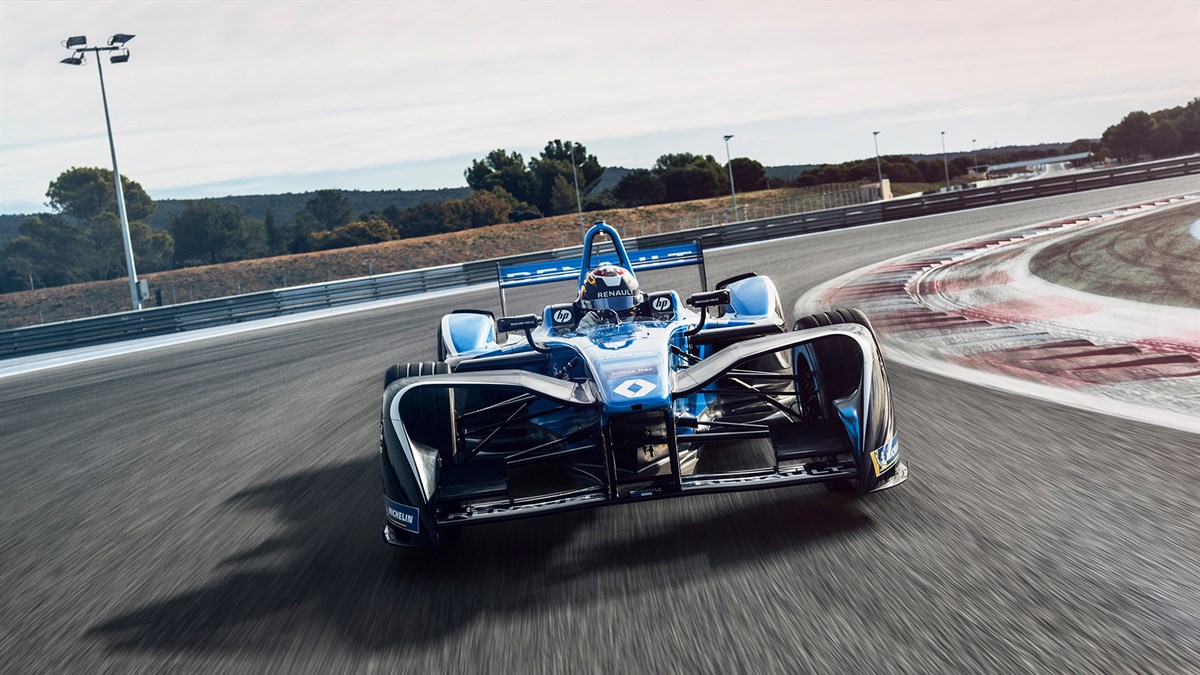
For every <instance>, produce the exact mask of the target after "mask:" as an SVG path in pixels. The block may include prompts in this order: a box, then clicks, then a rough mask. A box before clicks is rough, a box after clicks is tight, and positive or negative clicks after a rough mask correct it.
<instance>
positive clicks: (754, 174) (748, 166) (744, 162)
mask: <svg viewBox="0 0 1200 675" xmlns="http://www.w3.org/2000/svg"><path fill="white" fill-rule="evenodd" d="M729 165H730V166H731V167H732V168H733V185H734V187H736V188H737V190H738V192H753V191H754V190H762V189H763V188H765V187H766V186H767V170H766V169H764V168H763V165H762V164H759V163H758V162H756V161H754V160H753V159H748V158H746V157H734V158H733V160H732V161H730V162H729Z"/></svg>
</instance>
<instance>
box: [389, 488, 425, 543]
mask: <svg viewBox="0 0 1200 675" xmlns="http://www.w3.org/2000/svg"><path fill="white" fill-rule="evenodd" d="M383 502H384V510H386V511H387V518H388V521H389V522H391V524H393V525H395V526H396V527H398V528H400V529H402V530H404V531H405V532H412V533H413V534H417V533H418V532H420V531H421V510H420V509H418V508H416V507H414V506H409V505H407V504H401V503H399V502H394V501H392V500H390V499H388V498H387V497H384V498H383Z"/></svg>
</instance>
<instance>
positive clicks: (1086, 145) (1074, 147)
mask: <svg viewBox="0 0 1200 675" xmlns="http://www.w3.org/2000/svg"><path fill="white" fill-rule="evenodd" d="M1091 151H1092V142H1091V141H1090V140H1088V139H1086V138H1079V139H1076V140H1074V141H1072V142H1071V144H1070V145H1068V146H1067V147H1066V148H1064V149H1063V154H1064V155H1076V154H1079V153H1081V152H1091Z"/></svg>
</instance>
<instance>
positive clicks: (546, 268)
mask: <svg viewBox="0 0 1200 675" xmlns="http://www.w3.org/2000/svg"><path fill="white" fill-rule="evenodd" d="M622 252H624V251H622ZM626 255H627V256H628V258H629V268H630V270H631V271H632V272H633V273H634V274H635V275H636V274H637V273H638V272H641V271H643V270H659V269H666V268H669V267H683V266H685V265H697V266H699V268H700V269H699V272H700V288H701V290H705V291H707V290H708V277H707V275H706V274H705V270H704V247H703V245H702V244H701V243H700V240H698V239H697V240H696V241H692V242H689V243H686V244H676V245H674V246H663V247H661V248H651V249H646V250H643V251H629V252H628V253H627V254H626ZM602 263H611V264H613V265H620V264H622V261H621V259H620V257H619V254H618V253H616V252H614V253H605V254H597V255H592V256H591V260H590V261H589V262H588V263H587V264H586V265H585V264H583V262H582V259H578V260H546V261H542V262H532V263H521V264H518V265H497V266H496V275H497V278H498V281H499V285H500V314H501V315H502V316H507V312H506V311H505V306H504V304H505V303H504V300H505V297H504V291H505V290H507V289H509V288H517V287H519V286H535V285H537V284H549V283H553V282H556V281H573V280H577V279H579V278H580V277H581V276H582V275H583V274H585V273H586V270H590V269H592V268H595V267H597V266H599V265H600V264H602Z"/></svg>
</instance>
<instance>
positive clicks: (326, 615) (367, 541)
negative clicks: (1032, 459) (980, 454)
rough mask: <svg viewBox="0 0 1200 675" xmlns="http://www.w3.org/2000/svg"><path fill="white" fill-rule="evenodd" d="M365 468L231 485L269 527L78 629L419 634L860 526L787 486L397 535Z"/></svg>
mask: <svg viewBox="0 0 1200 675" xmlns="http://www.w3.org/2000/svg"><path fill="white" fill-rule="evenodd" d="M377 472H378V465H377V464H376V460H375V458H374V457H371V458H369V459H363V460H355V461H351V462H346V463H342V464H338V465H333V466H328V467H323V468H320V469H315V470H312V471H307V472H302V473H298V474H295V475H292V476H288V477H286V478H283V479H280V480H276V481H271V482H268V483H265V484H263V485H260V486H257V487H255V488H252V489H250V490H246V491H244V492H241V493H239V494H236V495H234V496H233V497H231V498H230V499H229V500H228V502H227V504H228V505H229V506H230V507H231V509H232V510H233V511H231V512H232V513H235V514H237V515H239V517H240V516H244V515H245V514H244V512H243V511H241V510H242V509H249V510H255V511H267V512H270V514H272V515H273V516H274V517H275V518H277V519H278V522H279V525H278V527H276V528H275V529H274V531H273V532H274V533H273V534H271V535H269V536H266V537H265V538H264V539H263V540H262V541H260V542H259V543H257V544H256V545H254V546H251V547H249V548H247V549H245V550H242V551H240V552H238V553H236V554H233V555H231V556H228V557H227V558H225V559H224V560H223V561H222V562H221V564H220V565H219V566H218V567H217V568H216V569H214V570H213V571H212V574H211V575H210V576H209V577H208V578H207V579H204V580H201V581H199V582H195V581H193V582H192V583H191V585H192V586H193V587H194V586H195V585H196V584H197V583H198V584H199V587H198V588H196V589H195V590H189V591H186V592H182V593H179V594H177V595H175V596H173V597H168V598H165V599H160V600H155V601H152V602H149V603H145V600H144V598H140V597H138V598H123V599H121V601H120V602H121V605H122V606H121V607H120V608H118V609H117V610H116V612H114V614H115V615H110V617H109V618H106V619H104V620H103V621H101V622H99V623H97V624H95V625H93V626H92V627H91V628H90V630H89V631H88V636H89V637H92V638H96V639H100V640H102V641H104V642H106V643H107V646H108V647H109V648H110V649H111V650H114V651H126V650H153V651H158V650H162V651H206V650H218V651H243V650H264V649H265V650H270V649H284V648H295V647H297V646H298V645H302V644H305V643H311V641H313V640H319V641H320V642H321V643H324V644H329V643H330V641H332V642H333V643H335V644H336V643H347V645H348V646H351V647H353V646H358V647H367V648H371V647H389V646H393V647H394V646H403V645H405V644H410V645H411V644H421V645H427V644H428V643H430V642H431V641H432V642H436V641H439V640H443V639H446V638H449V637H451V636H453V635H455V634H456V633H458V632H460V631H463V630H465V629H466V628H467V627H469V626H471V625H472V624H473V623H474V622H477V621H480V620H504V619H506V617H511V616H512V615H520V614H525V613H537V612H538V611H539V610H541V609H544V608H546V607H552V606H562V605H586V604H587V603H593V602H599V601H603V594H600V595H601V597H597V588H598V587H599V588H606V587H607V588H612V589H613V592H614V593H619V594H621V595H630V594H640V593H647V594H649V593H660V592H663V589H664V588H668V589H669V588H670V587H672V586H675V585H685V584H691V583H701V582H703V580H704V578H705V577H720V576H722V575H723V574H725V573H726V571H727V570H728V569H729V568H734V569H736V568H738V567H739V566H741V565H745V564H755V563H756V561H759V562H761V561H762V560H763V559H764V556H770V555H773V554H778V553H783V552H795V551H796V550H799V549H803V548H805V547H807V546H810V545H814V544H819V543H820V541H821V540H823V539H826V538H830V537H837V536H843V535H845V534H847V533H849V532H851V531H854V530H859V529H863V528H869V527H870V526H871V519H870V518H869V517H868V516H867V515H865V514H864V513H863V512H862V511H861V510H860V509H859V507H858V505H857V503H856V502H855V501H854V499H853V498H850V497H846V496H843V495H836V494H829V493H826V492H824V491H823V490H820V489H819V488H815V489H814V488H791V489H785V490H781V491H768V492H760V493H753V494H744V495H718V496H713V497H698V498H691V499H685V500H669V501H667V502H656V503H655V504H636V505H627V506H617V507H610V508H607V509H601V510H592V511H576V512H572V513H566V514H560V515H556V516H548V517H544V518H538V519H533V520H525V521H517V522H512V523H498V524H494V525H488V526H482V527H476V528H471V529H469V530H468V531H466V532H465V533H464V536H463V538H462V541H461V542H460V543H459V544H458V545H457V546H456V547H455V548H453V549H449V550H442V551H406V550H397V549H393V548H391V547H388V546H387V545H385V544H384V543H383V541H382V538H381V536H380V534H379V531H380V529H381V526H382V498H381V497H380V490H379V477H378V473H377ZM705 499H709V500H725V501H720V502H715V503H714V502H709V503H707V504H705V505H704V508H701V509H699V510H700V511H701V513H700V514H699V515H695V514H693V513H692V511H689V510H687V509H684V508H673V507H672V506H671V505H674V504H682V503H683V502H687V501H692V500H705ZM656 505H667V506H664V509H666V517H664V516H663V510H662V509H657V510H655V511H654V512H648V511H642V512H641V513H639V510H643V509H651V508H653V507H654V506H656ZM714 512H715V513H716V515H713V513H714ZM611 514H615V515H611ZM256 515H257V514H256ZM631 519H634V520H631ZM217 526H219V524H218V525H217ZM685 561H686V562H687V563H688V564H681V563H684V562H685ZM684 569H686V570H687V573H686V574H681V572H680V570H684ZM630 571H632V572H634V574H629V572H630ZM606 577H612V579H611V580H610V579H606ZM630 578H633V579H634V581H633V582H630ZM188 581H189V580H185V581H181V582H180V585H183V584H185V583H188ZM142 603H144V604H142ZM139 605H140V606H139ZM130 607H136V608H132V609H130ZM310 648H311V644H310Z"/></svg>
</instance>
